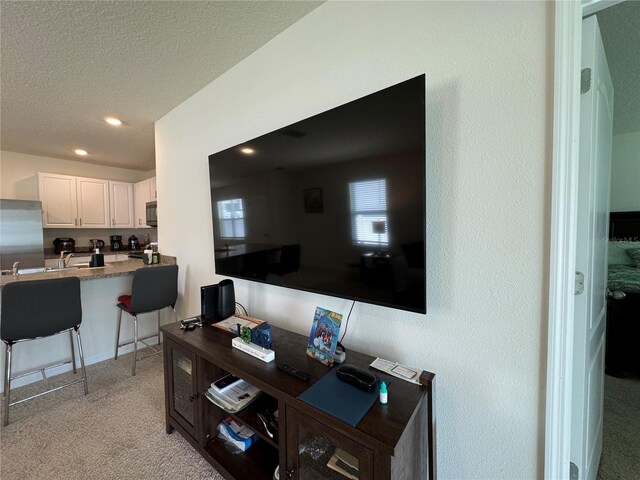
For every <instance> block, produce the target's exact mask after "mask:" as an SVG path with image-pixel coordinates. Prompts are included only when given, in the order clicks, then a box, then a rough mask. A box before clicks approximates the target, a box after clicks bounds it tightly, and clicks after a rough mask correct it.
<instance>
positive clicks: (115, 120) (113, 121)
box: [104, 117, 122, 127]
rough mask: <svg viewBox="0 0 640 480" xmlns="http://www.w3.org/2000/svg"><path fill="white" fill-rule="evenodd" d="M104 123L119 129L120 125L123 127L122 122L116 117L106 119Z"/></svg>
mask: <svg viewBox="0 0 640 480" xmlns="http://www.w3.org/2000/svg"><path fill="white" fill-rule="evenodd" d="M104 121H105V122H107V123H108V124H109V125H112V126H114V127H119V126H120V125H122V120H120V119H119V118H116V117H104Z"/></svg>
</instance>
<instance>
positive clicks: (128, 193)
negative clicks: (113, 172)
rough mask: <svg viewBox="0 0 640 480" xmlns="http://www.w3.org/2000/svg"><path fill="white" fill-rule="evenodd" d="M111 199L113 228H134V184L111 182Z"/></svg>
mask: <svg viewBox="0 0 640 480" xmlns="http://www.w3.org/2000/svg"><path fill="white" fill-rule="evenodd" d="M109 191H110V194H111V195H110V197H111V202H110V203H111V227H112V228H133V227H134V219H133V184H132V183H127V182H111V181H110V182H109Z"/></svg>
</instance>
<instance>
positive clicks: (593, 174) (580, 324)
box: [571, 15, 613, 480]
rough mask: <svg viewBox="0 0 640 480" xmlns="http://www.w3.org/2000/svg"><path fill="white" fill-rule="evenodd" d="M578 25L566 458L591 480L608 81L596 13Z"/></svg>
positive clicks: (596, 441)
mask: <svg viewBox="0 0 640 480" xmlns="http://www.w3.org/2000/svg"><path fill="white" fill-rule="evenodd" d="M582 28H583V31H582V69H583V70H582V72H583V79H582V86H581V93H582V94H581V98H580V166H579V180H578V181H579V186H578V190H579V193H578V232H577V233H578V237H577V238H578V239H577V246H576V247H577V248H576V270H577V271H579V272H582V273H583V274H584V292H583V293H580V294H577V296H576V297H575V322H574V359H573V366H574V370H573V373H574V375H573V394H572V397H573V398H572V412H571V462H572V463H573V464H575V466H577V467H578V478H579V479H580V480H592V479H595V478H596V475H597V473H598V465H599V463H600V454H601V453H602V407H603V387H604V336H605V323H606V310H607V309H606V287H607V281H606V280H607V278H606V277H607V238H608V229H609V188H610V175H611V137H612V128H613V85H612V83H611V76H610V75H609V67H608V66H607V59H606V56H605V52H604V47H603V45H602V39H601V37H600V29H599V28H598V22H597V20H596V17H595V15H594V16H591V17H589V18H587V19H585V20H583V22H582Z"/></svg>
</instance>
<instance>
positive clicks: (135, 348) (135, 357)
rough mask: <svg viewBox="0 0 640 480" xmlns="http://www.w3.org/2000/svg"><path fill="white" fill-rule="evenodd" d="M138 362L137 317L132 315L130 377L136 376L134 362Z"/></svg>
mask: <svg viewBox="0 0 640 480" xmlns="http://www.w3.org/2000/svg"><path fill="white" fill-rule="evenodd" d="M137 361H138V316H137V315H133V366H132V367H131V375H133V376H134V377H135V376H136V362H137Z"/></svg>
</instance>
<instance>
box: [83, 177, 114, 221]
mask: <svg viewBox="0 0 640 480" xmlns="http://www.w3.org/2000/svg"><path fill="white" fill-rule="evenodd" d="M76 185H77V189H78V223H79V226H80V227H83V228H109V226H110V224H111V222H110V217H109V181H108V180H99V179H97V178H81V177H79V178H77V179H76Z"/></svg>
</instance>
